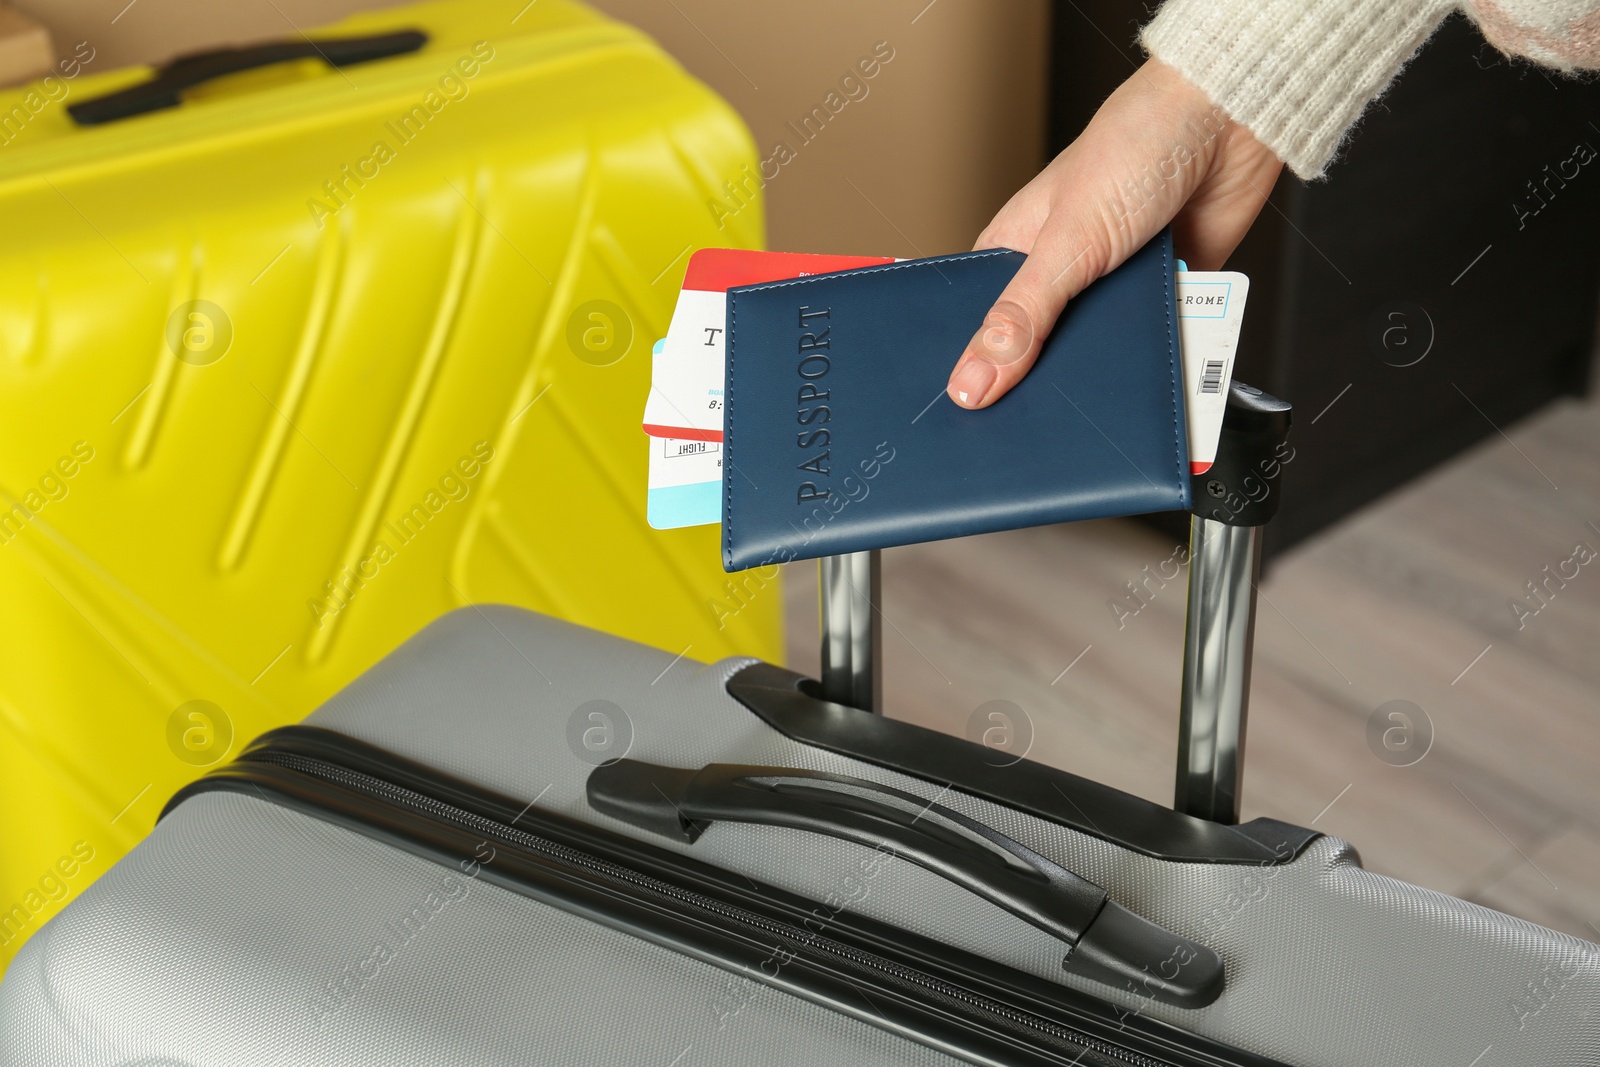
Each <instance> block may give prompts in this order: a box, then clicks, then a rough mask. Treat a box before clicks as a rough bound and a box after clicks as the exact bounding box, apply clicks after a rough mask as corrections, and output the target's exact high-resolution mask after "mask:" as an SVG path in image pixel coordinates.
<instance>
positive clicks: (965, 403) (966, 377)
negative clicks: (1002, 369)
mask: <svg viewBox="0 0 1600 1067" xmlns="http://www.w3.org/2000/svg"><path fill="white" fill-rule="evenodd" d="M997 375H998V372H997V371H996V370H995V365H994V364H993V363H989V362H986V361H984V360H982V359H973V358H969V359H967V360H966V361H964V362H963V363H962V364H961V366H959V367H957V368H956V371H955V373H954V374H952V375H951V376H950V384H949V386H948V387H947V391H948V392H950V393H951V394H953V395H954V397H955V401H956V403H958V404H960V405H961V406H962V407H965V408H975V407H977V406H978V405H979V404H982V403H983V398H984V397H985V396H987V395H988V394H989V390H990V388H992V387H993V386H994V380H995V378H996V377H997Z"/></svg>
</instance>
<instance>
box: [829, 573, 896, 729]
mask: <svg viewBox="0 0 1600 1067" xmlns="http://www.w3.org/2000/svg"><path fill="white" fill-rule="evenodd" d="M818 578H819V581H818V589H819V592H820V594H821V598H822V605H821V620H822V696H823V699H825V700H831V701H833V702H834V703H836V704H844V705H846V706H848V707H852V708H860V709H862V710H863V711H881V710H883V666H882V663H883V632H882V628H881V627H880V626H879V625H878V614H877V609H876V607H875V605H877V604H878V603H879V602H880V601H881V600H882V597H883V577H882V570H881V567H880V561H879V553H878V551H877V550H876V549H874V550H873V551H870V552H851V553H849V554H848V555H843V556H824V557H823V558H822V559H821V560H819V561H818Z"/></svg>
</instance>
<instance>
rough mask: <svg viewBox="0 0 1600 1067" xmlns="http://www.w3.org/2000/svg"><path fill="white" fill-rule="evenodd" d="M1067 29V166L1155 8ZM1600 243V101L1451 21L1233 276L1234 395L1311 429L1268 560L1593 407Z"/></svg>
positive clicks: (1105, 2) (1059, 83) (1252, 242)
mask: <svg viewBox="0 0 1600 1067" xmlns="http://www.w3.org/2000/svg"><path fill="white" fill-rule="evenodd" d="M1153 6H1154V5H1151V7H1152V8H1153ZM1055 15H1056V18H1055V24H1054V29H1053V36H1054V70H1053V77H1054V82H1055V95H1054V102H1053V103H1054V110H1053V113H1052V116H1051V137H1052V140H1053V142H1054V145H1053V147H1054V149H1055V150H1059V149H1060V148H1061V147H1064V146H1065V145H1066V144H1067V143H1068V142H1069V141H1070V140H1071V138H1072V137H1073V136H1074V135H1075V134H1076V133H1077V132H1078V131H1079V130H1081V129H1082V127H1083V125H1084V124H1085V123H1086V122H1087V121H1088V118H1089V116H1090V115H1092V114H1093V112H1094V109H1095V108H1096V107H1097V106H1098V104H1099V102H1100V101H1101V100H1102V99H1104V97H1105V96H1106V95H1107V94H1108V93H1109V92H1110V91H1111V90H1112V89H1113V88H1114V87H1115V86H1116V85H1117V84H1118V83H1119V82H1121V81H1122V80H1123V79H1124V78H1126V77H1127V76H1128V74H1129V73H1130V72H1131V71H1132V70H1133V68H1134V66H1135V65H1136V64H1137V63H1139V62H1142V60H1143V54H1142V52H1141V51H1140V49H1139V47H1138V45H1137V43H1136V35H1137V29H1138V26H1139V25H1140V24H1141V23H1142V22H1143V21H1144V19H1145V18H1146V17H1147V9H1146V5H1144V4H1142V3H1137V2H1128V0H1123V2H1117V0H1088V2H1084V0H1077V2H1074V0H1067V2H1064V3H1060V4H1058V5H1057V10H1056V12H1055ZM1597 237H1600V82H1597V81H1595V80H1592V79H1591V80H1589V81H1587V82H1585V81H1579V80H1575V79H1569V78H1564V77H1562V76H1560V75H1558V74H1554V73H1549V72H1545V71H1543V70H1541V69H1540V68H1538V67H1535V66H1533V65H1531V64H1529V63H1526V62H1522V61H1513V60H1509V59H1506V58H1505V57H1504V56H1502V55H1501V54H1500V53H1499V52H1497V51H1496V50H1495V49H1493V48H1492V47H1491V46H1489V45H1488V44H1487V43H1486V42H1485V41H1484V40H1483V38H1482V37H1481V36H1480V35H1479V33H1478V31H1477V30H1476V28H1475V27H1474V26H1473V25H1472V24H1471V23H1470V22H1468V21H1467V20H1466V19H1465V18H1464V17H1462V16H1460V15H1455V16H1452V17H1451V18H1450V19H1449V20H1448V21H1447V22H1446V23H1445V25H1444V26H1443V27H1442V28H1441V29H1440V31H1439V32H1438V33H1437V34H1436V35H1435V36H1434V38H1433V39H1432V40H1430V41H1429V42H1428V44H1427V45H1425V46H1424V47H1423V49H1422V51H1421V53H1420V54H1419V55H1418V56H1417V58H1416V59H1415V60H1414V61H1413V62H1412V63H1411V65H1410V66H1409V67H1407V68H1406V70H1405V71H1404V72H1403V73H1402V74H1401V76H1400V78H1399V79H1398V80H1397V81H1396V82H1395V84H1394V86H1393V87H1392V88H1391V90H1390V92H1389V93H1388V94H1387V95H1386V96H1385V97H1384V98H1383V99H1382V100H1381V101H1380V102H1379V103H1378V104H1377V105H1375V106H1374V107H1373V108H1372V109H1371V110H1369V112H1368V113H1367V115H1366V116H1365V117H1364V119H1363V120H1362V122H1361V124H1360V126H1359V127H1357V130H1356V133H1355V135H1354V137H1353V138H1352V140H1351V141H1350V143H1349V145H1348V147H1347V149H1346V151H1345V152H1344V153H1343V154H1342V156H1341V157H1340V158H1339V160H1338V161H1337V162H1336V163H1335V164H1334V165H1333V167H1332V168H1331V169H1330V172H1329V175H1328V179H1327V180H1326V181H1320V182H1316V183H1313V184H1306V183H1303V182H1301V181H1299V180H1297V179H1296V178H1294V177H1293V176H1292V175H1290V174H1288V173H1287V172H1285V175H1284V177H1283V178H1282V179H1281V180H1280V181H1279V182H1278V185H1277V187H1276V189H1275V190H1274V191H1273V193H1272V196H1271V199H1270V202H1269V204H1268V206H1267V207H1266V208H1264V209H1263V210H1262V213H1261V217H1260V220H1259V221H1258V222H1257V224H1256V226H1255V228H1254V229H1253V230H1252V231H1251V233H1250V235H1249V236H1248V237H1247V238H1246V239H1245V242H1244V243H1243V244H1242V245H1241V246H1240V248H1239V250H1238V251H1237V252H1236V253H1235V255H1234V257H1233V259H1232V260H1231V261H1230V262H1229V264H1228V266H1229V268H1230V269H1235V270H1240V271H1243V272H1245V273H1246V274H1248V275H1249V276H1250V279H1251V292H1250V303H1249V310H1248V312H1247V314H1246V317H1245V325H1244V334H1243V337H1242V338H1241V342H1240V355H1239V362H1238V369H1237V375H1236V376H1237V377H1238V378H1240V379H1242V380H1244V381H1246V382H1249V383H1251V384H1253V385H1257V386H1260V387H1261V388H1263V389H1265V390H1267V391H1268V392H1271V393H1276V394H1277V395H1279V396H1282V397H1284V398H1285V399H1288V400H1291V401H1293V402H1294V404H1295V407H1296V409H1297V411H1296V423H1295V427H1294V431H1293V433H1292V435H1291V438H1290V440H1291V442H1292V443H1293V445H1294V446H1295V448H1296V455H1295V458H1294V461H1293V462H1292V463H1290V464H1289V465H1287V466H1286V467H1285V468H1284V471H1283V494H1284V497H1283V506H1282V510H1281V511H1280V512H1279V515H1278V519H1277V521H1276V522H1275V523H1274V524H1273V525H1272V526H1271V527H1270V528H1269V530H1268V532H1267V546H1266V547H1267V552H1268V554H1269V555H1270V554H1271V552H1272V551H1274V550H1275V549H1281V548H1284V547H1287V546H1288V545H1291V544H1293V543H1295V542H1297V541H1300V540H1302V539H1303V538H1305V537H1307V536H1309V535H1311V534H1313V533H1315V532H1316V531H1318V530H1320V529H1322V528H1323V527H1325V526H1327V525H1329V524H1330V523H1332V522H1334V521H1336V520H1337V519H1339V518H1340V517H1341V516H1344V515H1346V514H1348V513H1350V512H1352V511H1354V510H1355V509H1357V508H1359V507H1361V506H1362V505H1363V504H1365V503H1367V502H1369V501H1371V500H1373V499H1375V498H1376V497H1378V496H1380V495H1382V494H1383V493H1385V492H1387V491H1389V490H1390V489H1393V488H1395V487H1397V486H1399V485H1401V484H1403V483H1405V482H1406V481H1408V480H1409V479H1411V478H1413V477H1415V476H1416V475H1418V474H1420V473H1422V472H1423V471H1425V470H1427V469H1428V468H1430V467H1432V466H1434V465H1435V464H1438V463H1440V462H1441V461H1443V460H1445V459H1448V458H1449V457H1450V456H1452V455H1454V454H1456V453H1458V452H1460V451H1461V450H1463V449H1465V448H1466V447H1468V446H1469V445H1471V444H1473V443H1474V442H1476V441H1479V440H1481V439H1483V438H1485V437H1487V436H1489V435H1493V434H1496V433H1497V432H1499V431H1505V432H1507V433H1509V434H1510V435H1511V437H1512V438H1513V439H1515V437H1516V431H1515V428H1514V426H1513V424H1514V423H1515V422H1516V420H1518V419H1520V418H1522V417H1523V416H1525V415H1527V414H1529V413H1531V412H1533V411H1535V410H1537V409H1538V408H1540V407H1541V406H1543V405H1544V404H1546V403H1548V402H1550V401H1551V400H1554V399H1556V398H1558V397H1561V396H1564V395H1580V394H1582V393H1583V392H1584V391H1585V390H1586V388H1587V383H1588V368H1589V362H1590V355H1591V352H1592V351H1593V347H1594V339H1595V319H1596V300H1597V296H1600V250H1597V248H1596V245H1597V241H1596V238H1597ZM1527 476H1528V477H1529V478H1530V479H1533V480H1535V481H1538V480H1541V479H1542V478H1543V475H1541V474H1540V473H1538V472H1537V471H1536V470H1535V469H1534V468H1533V467H1532V466H1531V465H1530V466H1529V469H1528V471H1527ZM1173 518H1174V519H1175V520H1177V521H1175V522H1174V523H1173V524H1172V529H1173V530H1174V531H1175V532H1176V531H1180V530H1181V529H1182V516H1175V517H1173ZM1162 521H1163V522H1165V519H1163V520H1162Z"/></svg>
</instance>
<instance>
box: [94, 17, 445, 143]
mask: <svg viewBox="0 0 1600 1067" xmlns="http://www.w3.org/2000/svg"><path fill="white" fill-rule="evenodd" d="M427 43H428V35H427V34H425V33H423V32H422V31H421V30H400V31H397V32H395V33H384V34H378V35H376V36H373V37H335V38H330V39H327V40H321V41H312V40H306V39H301V40H298V41H272V42H269V43H267V44H258V45H252V46H250V47H249V48H219V49H216V50H215V51H211V52H199V53H196V54H195V55H192V56H180V57H178V58H177V59H174V60H173V61H172V62H170V63H168V64H167V65H166V66H164V67H162V68H160V69H159V70H157V71H156V75H155V77H153V78H151V79H150V80H149V81H146V82H140V83H139V84H138V85H132V86H129V87H128V88H126V89H121V90H118V91H117V92H114V93H108V94H107V95H105V96H97V97H95V98H94V99H93V100H85V101H83V102H82V103H78V104H69V105H68V106H67V113H68V114H69V115H71V116H72V119H73V121H74V122H76V123H77V124H78V125H80V126H99V125H100V124H102V123H106V122H115V121H117V120H118V119H125V118H131V117H132V116H134V115H143V114H145V113H146V112H150V111H160V110H161V109H163V108H169V107H177V106H178V102H179V101H178V94H180V93H182V92H183V91H184V90H185V89H192V88H194V87H195V86H196V85H199V84H201V83H202V82H207V81H210V80H211V79H212V78H220V77H222V76H223V75H225V74H237V73H239V72H240V71H244V70H254V69H255V68H257V67H266V66H271V65H272V64H274V63H288V62H290V61H292V60H297V59H323V60H326V61H327V62H328V64H329V66H333V67H348V66H351V65H353V64H356V63H366V62H368V61H370V60H374V59H387V58H388V57H390V56H399V55H405V54H406V53H407V52H415V51H417V50H418V49H420V48H421V47H422V46H423V45H425V44H427Z"/></svg>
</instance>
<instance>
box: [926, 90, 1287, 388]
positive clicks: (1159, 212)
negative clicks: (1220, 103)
mask: <svg viewBox="0 0 1600 1067" xmlns="http://www.w3.org/2000/svg"><path fill="white" fill-rule="evenodd" d="M1282 167H1283V164H1282V163H1280V162H1279V160H1278V158H1277V157H1276V156H1274V155H1273V154H1272V152H1271V151H1269V150H1268V149H1267V148H1265V147H1264V146H1262V145H1261V143H1260V142H1258V141H1257V140H1256V139H1255V137H1254V136H1252V135H1251V133H1250V131H1249V130H1247V129H1245V128H1244V127H1242V126H1239V125H1237V124H1236V123H1234V122H1233V121H1232V120H1231V119H1229V118H1228V117H1227V116H1226V115H1224V114H1223V113H1222V112H1221V111H1220V110H1218V109H1217V108H1216V107H1214V106H1213V105H1212V103H1211V101H1210V100H1208V99H1206V96H1205V94H1204V93H1202V92H1201V91H1200V90H1199V89H1196V88H1195V87H1194V86H1192V85H1190V84H1189V83H1188V82H1187V81H1185V80H1184V79H1183V77H1182V75H1180V74H1179V73H1178V72H1177V71H1176V70H1174V69H1172V68H1171V67H1169V66H1167V65H1166V64H1164V63H1161V62H1159V61H1158V60H1154V59H1152V60H1150V61H1149V62H1147V63H1145V65H1144V66H1143V67H1141V68H1140V69H1139V70H1138V71H1136V72H1135V73H1134V75H1133V76H1132V77H1131V78H1129V79H1128V80H1127V81H1126V82H1124V83H1123V84H1122V85H1121V86H1120V87H1118V89H1117V91H1116V92H1114V93H1112V94H1111V96H1110V97H1109V98H1108V99H1107V100H1106V102H1105V103H1104V104H1102V105H1101V107H1100V110H1099V111H1098V112H1096V113H1095V116H1094V118H1093V119H1092V120H1091V121H1090V123H1089V125H1088V127H1087V128H1086V129H1085V130H1084V131H1083V133H1082V134H1081V135H1080V136H1079V137H1078V139H1077V140H1076V141H1074V142H1072V144H1070V145H1068V146H1067V148H1066V150H1065V151H1063V152H1062V153H1061V154H1060V155H1059V156H1057V157H1056V158H1055V159H1054V160H1053V161H1052V162H1051V163H1050V165H1049V166H1047V167H1046V168H1045V169H1044V170H1043V171H1041V172H1040V173H1039V176H1038V177H1036V178H1034V179H1033V181H1031V182H1029V183H1028V184H1027V185H1026V186H1024V187H1023V188H1022V190H1021V191H1020V192H1018V193H1017V194H1016V195H1015V196H1013V197H1012V198H1011V200H1010V201H1009V202H1008V203H1007V204H1006V206H1005V207H1003V208H1001V209H1000V213H999V214H998V215H996V216H995V217H994V221H993V222H991V223H989V226H988V228H987V229H985V230H984V231H983V234H982V235H981V236H980V237H979V238H978V243H977V246H976V247H978V248H1014V249H1016V250H1018V251H1019V252H1026V253H1027V254H1028V260H1027V262H1026V263H1024V264H1023V265H1022V269H1021V270H1019V271H1017V275H1016V277H1015V278H1013V279H1012V280H1011V283H1010V284H1009V285H1007V286H1006V289H1005V292H1003V293H1001V294H1000V299H999V300H998V301H996V302H995V305H994V307H993V308H992V309H991V310H990V311H989V314H988V315H987V316H985V317H984V320H983V326H982V327H981V328H980V329H979V330H978V332H977V333H976V334H974V335H973V338H972V340H971V341H970V342H968V343H967V349H966V351H965V352H963V353H962V355H961V358H960V360H958V361H957V363H956V366H955V370H954V372H953V373H952V374H951V375H950V384H949V386H948V387H947V390H948V392H949V394H950V399H952V400H954V401H955V402H956V403H957V404H959V405H961V406H962V407H967V408H981V407H987V406H988V405H990V404H992V403H994V402H995V401H996V400H998V399H1000V397H1002V396H1004V395H1005V394H1006V392H1007V391H1009V390H1010V389H1011V388H1012V387H1013V386H1014V385H1016V384H1017V383H1018V382H1019V381H1021V380H1022V377H1023V375H1025V374H1027V373H1028V369H1029V368H1030V367H1032V366H1033V362H1034V360H1036V359H1038V358H1039V349H1040V347H1041V346H1042V344H1043V342H1044V338H1045V337H1046V336H1047V335H1048V334H1049V333H1050V329H1051V327H1053V326H1054V325H1055V322H1056V318H1057V317H1058V316H1059V315H1060V314H1061V311H1062V309H1063V308H1064V307H1066V304H1067V301H1069V300H1071V299H1072V298H1073V297H1075V296H1077V295H1078V293H1080V292H1082V291H1083V289H1084V288H1085V287H1086V286H1087V285H1088V284H1089V283H1090V282H1092V281H1094V280H1095V279H1096V278H1099V277H1100V276H1101V275H1103V274H1106V273H1107V272H1109V271H1111V270H1113V269H1114V268H1116V267H1117V266H1118V265H1119V264H1121V263H1122V261H1123V260H1125V259H1127V258H1128V256H1130V255H1132V254H1133V253H1134V252H1135V251H1137V250H1138V249H1139V247H1140V246H1141V245H1143V244H1144V243H1145V242H1146V241H1148V240H1149V239H1150V238H1151V237H1153V236H1155V235H1156V234H1157V233H1159V232H1160V231H1161V228H1162V227H1163V226H1165V225H1166V224H1167V223H1169V222H1171V223H1172V224H1173V231H1174V239H1175V243H1176V246H1177V249H1178V254H1179V255H1180V256H1182V257H1183V258H1184V259H1185V260H1186V261H1187V262H1188V264H1189V266H1190V267H1191V268H1192V269H1194V270H1217V269H1219V268H1220V267H1221V266H1222V263H1223V261H1224V260H1225V259H1227V257H1228V255H1229V253H1231V252H1232V251H1233V249H1234V247H1235V246H1236V245H1237V244H1238V243H1239V241H1240V240H1241V239H1242V238H1243V237H1244V235H1245V231H1247V230H1248V229H1249V228H1250V224H1251V223H1252V222H1254V221H1255V218H1256V214H1257V213H1258V212H1259V211H1260V210H1261V206H1262V204H1264V203H1265V202H1266V197H1267V194H1268V193H1269V192H1271V191H1272V185H1273V183H1274V182H1275V181H1277V179H1278V172H1279V170H1281V169H1282Z"/></svg>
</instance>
